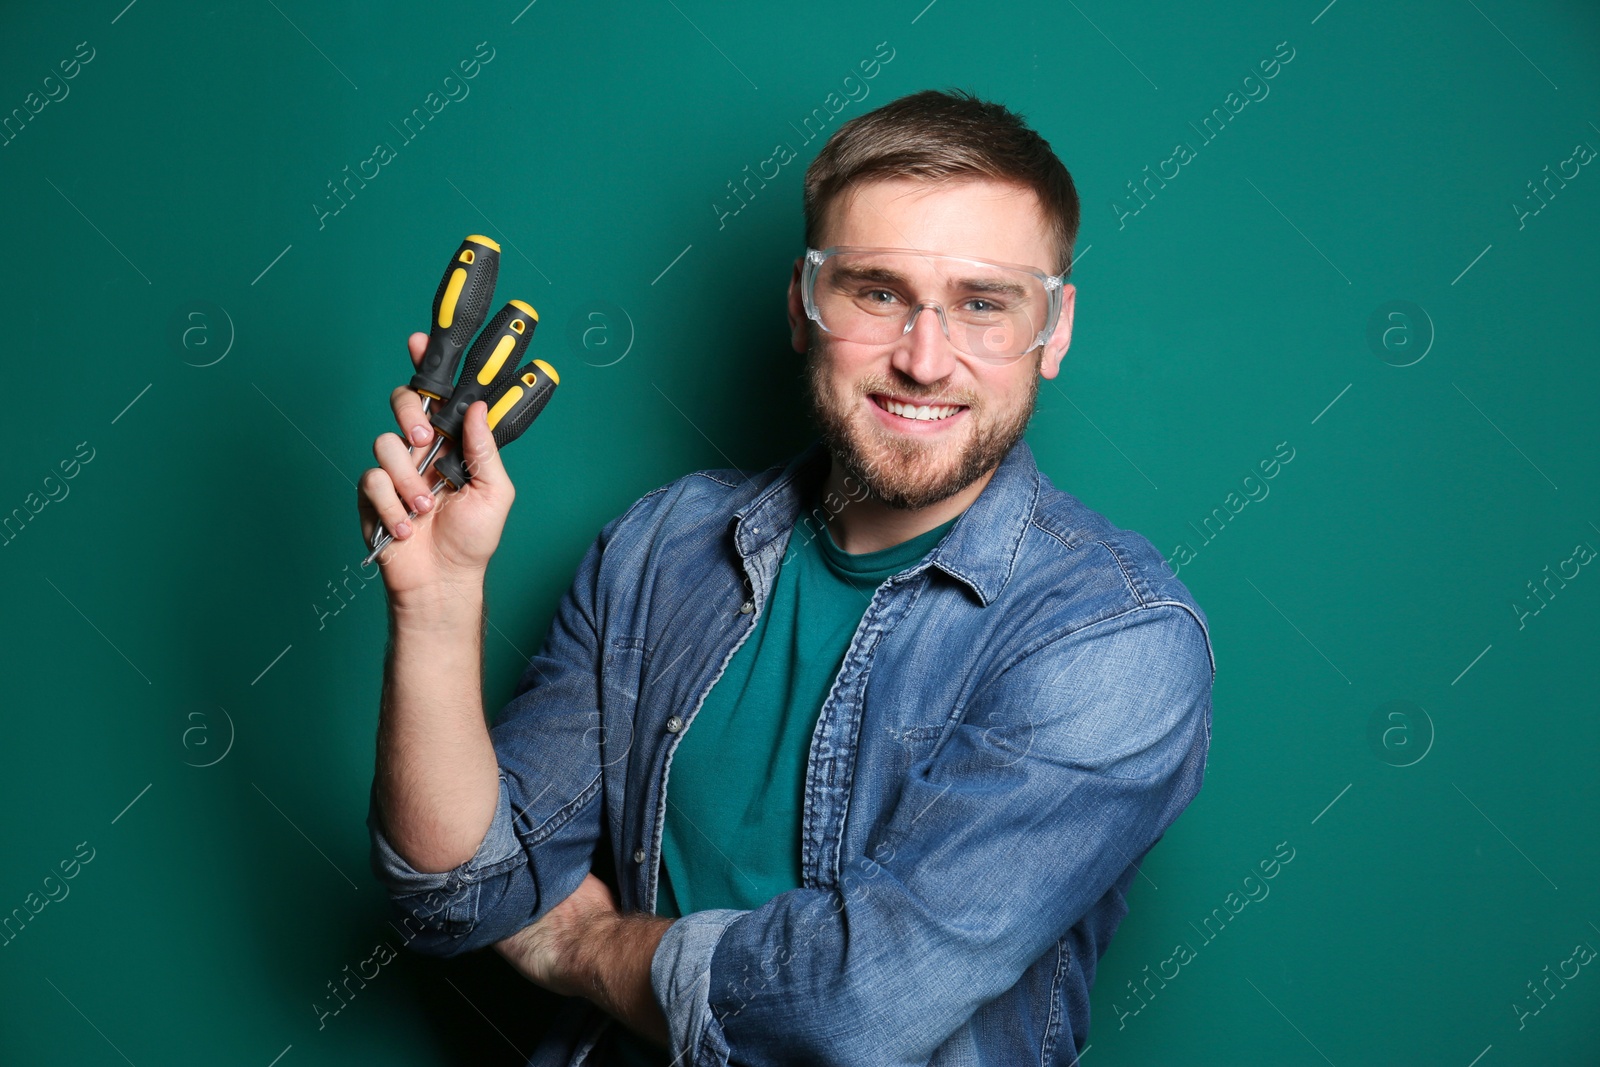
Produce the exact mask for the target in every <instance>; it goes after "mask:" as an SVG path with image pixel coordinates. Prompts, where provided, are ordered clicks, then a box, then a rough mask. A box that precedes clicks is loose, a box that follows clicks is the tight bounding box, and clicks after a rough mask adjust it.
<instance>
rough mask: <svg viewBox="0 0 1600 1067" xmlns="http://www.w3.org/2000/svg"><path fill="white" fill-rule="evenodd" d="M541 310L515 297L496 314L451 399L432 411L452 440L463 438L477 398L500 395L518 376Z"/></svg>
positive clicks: (435, 425) (474, 347)
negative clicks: (464, 429) (523, 355)
mask: <svg viewBox="0 0 1600 1067" xmlns="http://www.w3.org/2000/svg"><path fill="white" fill-rule="evenodd" d="M538 325H539V313H538V312H537V311H535V310H534V309H533V308H531V307H529V306H528V305H527V304H525V303H523V302H522V301H521V300H513V301H511V302H510V303H509V304H507V305H506V306H505V307H503V308H501V309H500V310H499V311H498V312H496V313H495V317H494V318H492V319H490V320H489V325H488V326H485V327H484V329H483V332H482V333H481V334H479V335H478V339H477V340H476V341H474V342H472V347H471V348H470V349H468V350H467V361H466V363H465V364H464V365H463V366H462V368H461V379H460V380H459V381H457V382H456V387H455V389H454V390H453V391H452V392H451V393H450V399H449V400H447V401H445V402H444V403H443V404H439V405H436V406H435V407H434V410H433V412H432V413H431V416H430V417H431V420H432V422H433V428H434V429H435V430H438V431H439V433H440V434H442V435H444V436H445V437H448V438H450V439H451V440H452V441H459V440H461V425H462V423H463V422H464V421H465V420H466V417H467V409H468V408H470V407H471V406H472V403H473V401H475V400H487V399H489V398H490V397H498V396H499V395H500V394H502V393H504V392H505V391H506V387H507V386H509V385H510V384H511V383H512V381H514V380H515V378H516V376H517V364H518V363H520V362H521V361H522V354H523V353H524V352H526V351H527V350H528V344H529V342H531V341H532V340H533V331H534V329H535V328H536V327H537V326H538Z"/></svg>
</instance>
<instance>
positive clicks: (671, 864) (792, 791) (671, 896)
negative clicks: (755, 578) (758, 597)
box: [617, 512, 956, 1065]
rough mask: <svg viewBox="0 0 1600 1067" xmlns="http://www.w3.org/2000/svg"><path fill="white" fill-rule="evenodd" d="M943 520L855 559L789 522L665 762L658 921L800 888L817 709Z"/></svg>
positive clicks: (626, 1057)
mask: <svg viewBox="0 0 1600 1067" xmlns="http://www.w3.org/2000/svg"><path fill="white" fill-rule="evenodd" d="M810 514H812V513H811V512H807V513H805V515H810ZM955 521H956V520H955V519H951V520H950V521H948V522H946V523H944V524H943V525H940V526H937V527H935V528H934V529H932V530H929V531H928V532H927V533H923V534H919V535H917V536H916V537H913V538H911V539H910V540H909V541H903V542H901V543H900V544H898V545H892V546H890V547H889V548H885V549H882V550H880V551H877V552H862V553H855V554H852V553H848V552H846V551H844V550H843V549H842V548H840V547H839V546H838V545H837V544H836V543H835V542H834V540H833V535H832V534H831V533H829V532H828V529H827V527H825V526H823V525H821V524H820V523H818V522H817V521H816V520H815V519H811V518H806V517H803V518H802V520H801V521H800V522H798V523H796V525H795V528H794V530H793V532H792V533H791V534H790V538H789V544H788V548H787V550H786V552H785V556H784V560H783V563H782V565H781V566H780V567H779V569H778V579H777V582H776V584H775V585H774V587H773V590H772V595H771V597H769V598H768V600H767V603H766V605H765V609H764V610H763V611H762V613H761V614H760V616H758V617H757V619H756V622H755V628H754V629H753V630H752V631H751V633H750V636H749V637H747V638H746V639H745V641H744V643H743V644H741V645H740V646H739V648H738V650H737V651H736V652H734V654H733V658H732V659H730V660H729V661H728V666H727V669H726V670H724V671H723V674H722V676H721V677H720V678H718V679H717V682H716V684H715V685H713V686H712V687H711V692H710V693H708V694H707V695H706V699H705V703H704V704H703V705H702V706H701V708H700V710H699V712H698V713H696V715H695V716H694V720H693V722H692V723H691V724H690V726H689V728H688V729H686V730H685V731H684V734H683V737H682V738H681V739H680V740H679V741H678V747H677V748H676V749H675V750H674V752H673V755H672V767H671V770H670V771H669V773H668V790H667V793H668V796H667V817H666V823H665V826H664V827H663V831H662V839H661V863H662V870H661V879H660V891H659V892H658V893H657V894H656V914H658V915H664V916H667V917H669V918H679V917H681V916H683V915H687V914H689V913H691V912H696V911H705V910H706V909H708V908H739V909H743V910H753V909H755V908H759V907H760V906H761V905H763V904H765V903H766V902H767V901H768V900H770V899H772V898H773V897H775V896H777V895H778V894H779V893H783V892H785V891H787V890H790V889H797V888H799V886H800V815H801V802H802V794H803V792H804V789H805V777H806V761H807V759H808V757H809V754H810V748H811V733H812V730H813V729H815V727H816V722H817V716H818V714H820V713H821V711H822V703H823V701H824V700H825V699H826V698H827V695H828V691H829V689H831V688H832V686H833V680H834V677H835V676H836V675H837V674H838V673H839V666H840V664H842V663H843V662H844V654H845V652H846V650H847V649H848V648H849V646H850V639H851V638H852V637H854V636H855V631H856V627H857V626H858V625H859V624H860V622H861V616H862V615H864V614H865V613H866V610H867V606H868V604H869V603H871V601H872V594H873V592H874V591H875V590H876V589H877V588H878V586H879V585H880V584H882V583H883V581H884V579H886V578H888V577H889V576H890V575H893V574H898V573H899V572H900V571H903V570H905V569H906V568H908V567H910V566H911V565H912V564H914V563H916V562H917V561H918V560H920V559H921V558H922V557H923V556H925V555H927V554H928V553H929V552H930V551H932V550H933V548H934V546H936V545H937V544H938V543H939V541H940V539H941V538H943V537H944V535H945V533H946V532H948V531H949V529H950V527H951V526H953V525H955ZM617 1034H618V1037H619V1038H620V1039H621V1040H619V1041H618V1045H619V1046H626V1047H625V1048H622V1049H620V1050H619V1051H621V1053H622V1057H621V1061H620V1062H623V1063H626V1064H630V1065H644V1064H665V1063H666V1062H667V1058H666V1056H665V1055H664V1054H663V1051H662V1050H661V1049H658V1048H656V1047H654V1046H652V1045H645V1044H644V1043H643V1042H642V1041H640V1040H639V1039H637V1038H635V1037H634V1036H633V1035H632V1034H631V1033H627V1032H625V1031H624V1029H623V1028H622V1027H621V1026H620V1025H619V1026H618V1027H617Z"/></svg>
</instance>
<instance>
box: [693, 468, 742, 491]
mask: <svg viewBox="0 0 1600 1067" xmlns="http://www.w3.org/2000/svg"><path fill="white" fill-rule="evenodd" d="M716 469H717V470H724V469H727V470H733V469H736V468H731V467H730V468H723V467H718V468H716ZM689 476H690V477H691V478H693V477H700V478H704V479H706V480H707V481H710V482H716V483H717V484H718V485H721V486H726V487H727V488H729V489H737V488H739V486H741V485H743V484H744V482H725V481H723V480H722V479H721V478H718V477H717V475H716V471H691V472H690V474H689ZM745 481H749V479H748V478H746V479H745Z"/></svg>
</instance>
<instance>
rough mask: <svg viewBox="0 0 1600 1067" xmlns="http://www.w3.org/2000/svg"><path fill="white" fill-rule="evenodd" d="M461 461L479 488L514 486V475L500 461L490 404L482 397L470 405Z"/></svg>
mask: <svg viewBox="0 0 1600 1067" xmlns="http://www.w3.org/2000/svg"><path fill="white" fill-rule="evenodd" d="M461 460H462V462H463V463H465V464H466V466H467V473H468V474H470V475H471V476H472V484H473V485H476V486H477V487H478V488H479V489H481V490H485V491H487V492H489V493H490V494H497V493H500V492H502V491H504V490H506V489H509V488H510V487H511V478H510V476H509V475H507V474H506V468H505V465H504V464H502V463H501V462H500V449H499V448H497V447H496V446H495V443H494V432H493V431H492V430H490V429H489V405H488V404H487V403H485V402H484V401H482V400H474V401H473V402H472V406H471V407H469V408H467V418H466V423H465V425H464V426H463V427H462V441H461Z"/></svg>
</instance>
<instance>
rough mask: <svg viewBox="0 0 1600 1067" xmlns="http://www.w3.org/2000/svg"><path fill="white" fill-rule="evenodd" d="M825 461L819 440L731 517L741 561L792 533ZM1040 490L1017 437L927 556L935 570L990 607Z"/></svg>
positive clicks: (1027, 453)
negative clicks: (944, 574)
mask: <svg viewBox="0 0 1600 1067" xmlns="http://www.w3.org/2000/svg"><path fill="white" fill-rule="evenodd" d="M830 463H831V457H830V455H829V453H828V451H827V449H826V448H825V447H824V446H823V443H822V441H821V439H817V440H815V441H813V442H812V443H811V444H810V445H808V446H807V447H806V448H805V449H804V450H803V451H802V452H801V453H800V454H799V455H797V456H795V457H794V458H793V459H791V460H790V461H789V462H788V464H786V465H785V466H784V469H783V471H782V472H781V473H780V474H779V475H778V477H777V478H776V479H774V480H773V481H772V483H771V484H769V485H768V486H767V487H766V488H765V489H763V490H761V491H760V492H759V493H757V494H756V496H755V497H754V499H752V500H750V501H748V502H746V503H745V504H744V505H743V506H742V507H740V508H739V509H738V510H737V511H735V512H734V513H733V516H732V518H731V519H730V520H729V521H730V522H732V523H733V524H734V525H735V530H734V545H735V546H736V547H737V548H738V550H739V554H740V555H741V556H743V557H745V558H746V559H748V558H749V557H751V556H753V555H755V554H756V553H757V552H759V551H761V549H763V548H764V547H766V545H767V544H768V543H769V542H770V541H772V540H773V539H774V538H776V537H778V536H780V535H784V534H786V533H787V532H788V531H789V530H791V529H793V528H794V524H795V522H796V521H797V520H798V519H799V516H800V510H801V508H802V507H804V502H805V501H806V499H807V497H808V490H809V489H810V488H811V487H812V486H814V485H816V484H818V483H819V482H820V481H821V479H822V478H823V477H824V476H826V474H827V472H828V468H829V465H830ZM1039 491H1040V484H1039V466H1038V463H1037V462H1036V461H1035V459H1034V456H1033V450H1032V449H1030V448H1029V447H1028V443H1027V442H1026V441H1023V440H1018V441H1017V443H1016V444H1015V445H1013V446H1012V448H1011V451H1009V452H1007V453H1006V455H1005V458H1004V459H1002V460H1001V461H1000V464H999V466H998V467H996V468H995V472H994V475H993V476H992V477H990V479H989V483H988V484H987V485H985V486H984V487H983V491H982V492H980V493H979V494H978V498H977V499H976V500H974V501H973V502H972V503H971V504H970V505H969V506H968V507H967V509H966V510H965V511H963V512H962V513H961V514H960V515H959V516H958V517H957V519H956V524H955V525H954V526H952V527H951V528H950V532H949V533H948V534H946V535H945V537H944V539H943V540H942V541H940V542H939V546H938V547H937V548H935V549H934V550H933V552H932V553H931V554H930V555H929V557H928V559H927V561H926V563H925V566H932V567H938V568H939V569H940V570H943V571H944V572H945V573H946V574H949V575H950V576H951V577H952V578H955V579H956V580H958V581H960V582H962V583H963V584H965V585H966V586H967V587H968V588H970V589H971V590H972V591H973V592H974V593H975V594H976V595H977V597H978V600H979V601H980V602H981V603H982V604H983V605H984V606H988V605H989V604H990V603H992V602H993V601H994V599H995V598H996V597H998V596H999V595H1000V593H1001V591H1002V590H1004V589H1005V587H1006V583H1007V582H1008V581H1010V580H1011V574H1012V572H1013V570H1014V569H1015V568H1016V564H1017V556H1018V554H1019V553H1020V552H1021V550H1022V538H1023V534H1024V533H1026V532H1027V528H1028V523H1029V522H1030V521H1031V520H1032V518H1033V510H1034V506H1035V504H1036V503H1037V501H1038V497H1039Z"/></svg>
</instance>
